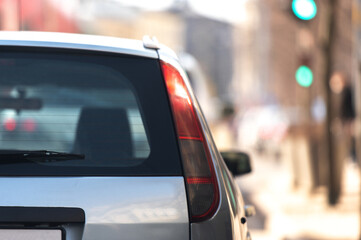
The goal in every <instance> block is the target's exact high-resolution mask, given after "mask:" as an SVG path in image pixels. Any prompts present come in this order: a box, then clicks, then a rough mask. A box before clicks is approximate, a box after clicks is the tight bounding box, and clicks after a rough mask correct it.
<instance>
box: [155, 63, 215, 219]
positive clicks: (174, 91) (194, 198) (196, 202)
mask: <svg viewBox="0 0 361 240" xmlns="http://www.w3.org/2000/svg"><path fill="white" fill-rule="evenodd" d="M161 67H162V71H163V76H164V79H165V83H166V86H167V91H168V95H169V99H170V103H171V107H172V111H173V115H174V121H175V125H176V130H177V136H178V139H179V145H180V152H181V155H182V161H183V169H184V175H185V179H186V187H187V194H188V203H189V210H190V218H191V221H192V222H199V221H204V220H206V219H209V218H211V217H212V216H213V214H214V212H215V211H216V210H217V207H218V203H219V191H218V185H217V180H216V174H215V170H214V166H213V163H212V159H211V155H210V152H209V149H208V146H207V143H206V141H205V138H204V134H203V131H202V128H201V125H200V121H199V119H198V116H197V114H196V112H195V109H194V106H193V103H192V100H191V97H190V95H189V92H188V89H187V87H186V85H185V83H184V80H183V78H182V77H181V75H180V73H179V72H178V71H177V70H176V69H175V68H174V67H173V66H171V65H170V64H168V63H165V62H163V61H161Z"/></svg>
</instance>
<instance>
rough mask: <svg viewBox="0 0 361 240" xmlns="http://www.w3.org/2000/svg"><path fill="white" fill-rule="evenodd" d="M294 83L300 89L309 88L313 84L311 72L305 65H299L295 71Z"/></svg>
mask: <svg viewBox="0 0 361 240" xmlns="http://www.w3.org/2000/svg"><path fill="white" fill-rule="evenodd" d="M295 77H296V81H297V83H298V84H299V85H300V86H302V87H306V88H307V87H309V86H311V84H312V82H313V72H312V70H311V68H309V67H308V66H306V65H301V66H299V67H298V68H297V70H296V74H295Z"/></svg>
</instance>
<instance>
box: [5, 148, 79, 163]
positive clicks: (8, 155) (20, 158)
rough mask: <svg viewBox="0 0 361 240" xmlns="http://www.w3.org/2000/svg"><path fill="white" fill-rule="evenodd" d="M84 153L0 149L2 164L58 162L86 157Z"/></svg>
mask: <svg viewBox="0 0 361 240" xmlns="http://www.w3.org/2000/svg"><path fill="white" fill-rule="evenodd" d="M84 158H85V155H84V154H76V153H66V152H57V151H48V150H34V151H32V150H25V151H24V150H0V164H12V163H26V162H29V161H30V162H57V161H68V160H81V159H84Z"/></svg>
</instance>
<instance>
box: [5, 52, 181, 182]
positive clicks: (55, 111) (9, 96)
mask: <svg viewBox="0 0 361 240" xmlns="http://www.w3.org/2000/svg"><path fill="white" fill-rule="evenodd" d="M173 129H174V128H173V126H172V121H171V116H170V110H169V106H168V102H167V96H166V95H165V89H164V84H163V80H162V75H161V71H160V68H159V63H158V61H157V60H153V59H146V58H141V57H134V56H125V55H115V54H99V53H96V52H94V53H91V52H81V51H80V52H71V51H69V50H67V51H63V52H59V50H57V51H55V50H44V49H37V51H32V50H29V49H27V48H22V49H21V51H20V50H19V49H17V50H16V51H9V50H7V51H2V53H1V54H0V154H1V152H4V151H7V150H49V151H58V152H66V153H77V154H84V155H85V159H82V160H79V159H70V160H66V161H46V162H44V161H42V162H39V161H29V162H25V163H7V164H4V163H1V159H0V164H1V168H0V174H2V175H14V174H15V175H179V174H180V173H181V169H180V163H179V156H178V153H177V145H176V141H175V136H174V132H173ZM0 158H1V155H0ZM50 160H51V159H50Z"/></svg>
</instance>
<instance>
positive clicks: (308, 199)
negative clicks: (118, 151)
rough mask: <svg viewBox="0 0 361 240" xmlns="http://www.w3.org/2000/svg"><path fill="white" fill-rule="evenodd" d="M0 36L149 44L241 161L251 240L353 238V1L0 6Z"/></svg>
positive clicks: (359, 108) (360, 105)
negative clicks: (177, 66)
mask: <svg viewBox="0 0 361 240" xmlns="http://www.w3.org/2000/svg"><path fill="white" fill-rule="evenodd" d="M0 29H1V30H10V31H18V30H35V31H55V32H72V33H86V34H100V35H109V36H117V37H123V38H135V39H139V40H141V39H142V37H143V36H144V35H150V36H156V37H157V39H158V40H159V42H161V43H163V44H165V45H167V46H169V47H170V48H172V49H173V50H175V51H176V53H177V54H178V55H179V57H180V60H181V63H182V65H183V66H184V68H185V69H186V71H187V73H188V75H189V78H190V81H191V84H192V85H193V88H194V90H195V93H196V95H197V97H198V100H199V102H200V104H201V106H202V108H203V111H204V113H205V115H206V117H207V120H208V123H209V125H210V127H211V129H212V132H213V135H214V138H215V140H216V143H217V145H218V148H219V149H220V150H229V149H237V150H242V151H245V152H248V153H249V154H250V155H251V156H252V164H253V172H252V173H251V174H249V175H246V176H242V177H239V178H237V179H236V180H237V183H238V184H239V186H240V188H241V190H242V192H243V193H244V198H245V201H246V203H248V204H253V205H255V206H256V209H257V216H256V217H253V218H252V219H249V227H250V228H251V232H252V236H253V239H346V240H347V239H361V237H360V226H361V223H360V213H361V211H360V167H359V166H360V162H361V160H360V159H361V157H360V156H361V154H360V153H361V152H360V153H359V151H360V150H361V99H360V98H361V84H360V69H361V65H360V63H361V62H360V60H361V58H360V57H361V51H360V47H359V46H360V44H361V1H360V0H151V1H149V0H132V1H128V0H0Z"/></svg>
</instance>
